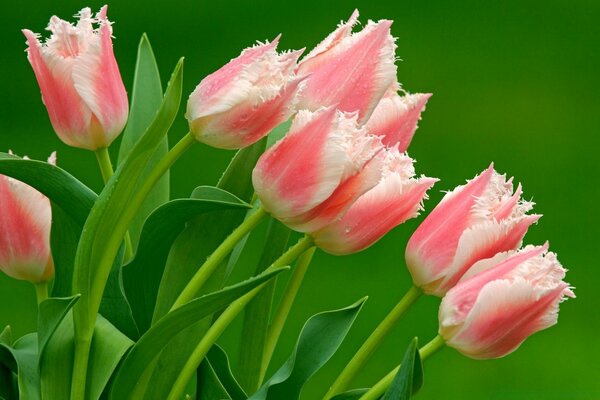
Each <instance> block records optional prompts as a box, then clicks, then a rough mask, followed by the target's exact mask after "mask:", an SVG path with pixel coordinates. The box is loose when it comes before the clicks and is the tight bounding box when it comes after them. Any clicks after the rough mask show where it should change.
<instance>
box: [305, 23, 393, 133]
mask: <svg viewBox="0 0 600 400" xmlns="http://www.w3.org/2000/svg"><path fill="white" fill-rule="evenodd" d="M357 22H358V11H354V13H353V14H352V16H351V17H350V19H349V20H348V22H345V23H342V24H340V25H339V26H338V28H337V29H336V30H335V31H333V32H332V33H331V34H330V35H329V36H327V37H326V38H325V39H324V40H323V41H322V42H321V43H320V44H319V45H318V46H317V47H316V48H315V49H313V50H312V51H311V52H310V53H309V54H308V55H307V56H306V57H304V58H303V59H302V61H301V62H300V65H299V67H298V73H299V74H300V75H303V76H308V78H307V81H306V86H305V88H304V89H303V90H302V92H301V94H300V100H299V105H298V108H300V109H302V108H305V109H308V110H312V111H314V110H316V109H318V108H319V107H321V106H325V107H327V106H336V107H337V108H338V109H339V110H342V111H346V112H354V111H356V112H358V122H359V123H361V124H363V123H365V122H366V121H367V120H368V119H369V116H370V115H371V113H372V112H373V109H374V108H375V106H376V105H377V103H379V100H380V99H381V98H382V97H383V95H384V94H385V92H386V90H387V89H388V88H389V87H390V86H391V85H392V84H394V83H395V82H396V65H395V51H396V44H395V39H394V38H393V37H392V36H391V34H390V27H391V25H392V21H388V20H382V21H379V22H377V23H375V22H372V21H369V23H368V24H367V26H366V27H365V28H364V29H363V30H362V31H360V32H357V33H354V34H353V33H352V27H353V26H354V25H355V24H356V23H357Z"/></svg>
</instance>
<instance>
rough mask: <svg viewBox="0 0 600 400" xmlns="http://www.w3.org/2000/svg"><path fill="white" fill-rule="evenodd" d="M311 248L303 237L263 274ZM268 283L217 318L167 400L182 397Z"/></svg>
mask: <svg viewBox="0 0 600 400" xmlns="http://www.w3.org/2000/svg"><path fill="white" fill-rule="evenodd" d="M312 246H313V240H312V238H311V237H310V236H304V237H303V238H302V239H300V241H298V243H296V244H295V245H294V246H292V247H290V248H289V249H288V250H287V251H286V252H285V253H284V254H283V255H282V256H281V257H279V258H278V259H277V260H276V261H275V262H274V263H273V264H271V266H270V267H269V268H267V269H266V270H265V271H264V272H269V271H272V270H274V269H276V268H279V267H282V266H286V265H290V264H291V263H292V262H293V261H294V260H295V259H297V258H298V257H299V256H300V255H301V254H302V253H304V252H305V251H306V250H308V249H309V248H310V247H312ZM267 284H268V282H265V283H263V284H261V285H260V286H257V287H256V288H254V289H252V290H251V291H249V292H248V293H246V294H245V295H243V296H242V297H240V298H239V299H237V300H235V301H234V302H233V303H231V304H230V305H229V307H227V308H226V309H225V311H223V313H222V314H221V315H220V316H219V318H217V320H216V321H215V322H214V323H213V325H212V326H211V327H210V328H209V329H208V331H207V332H206V334H205V335H204V337H203V338H202V340H200V343H198V346H196V348H195V349H194V351H193V352H192V354H191V355H190V357H189V358H188V360H187V362H186V363H185V365H184V367H183V369H182V370H181V373H180V374H179V376H178V377H177V380H176V381H175V383H174V384H173V387H172V388H171V391H170V393H169V396H168V397H167V399H168V400H178V399H180V398H181V397H182V396H183V393H184V391H185V388H186V385H187V383H188V381H189V380H190V379H191V378H192V376H194V374H195V373H196V370H197V369H198V366H199V365H200V362H202V359H203V358H204V356H206V353H208V350H210V348H211V347H212V345H213V344H214V343H215V342H216V341H217V339H218V338H219V337H220V336H221V334H222V333H223V331H224V330H225V329H226V328H227V327H228V326H229V324H230V323H231V322H232V321H233V320H234V319H235V317H236V316H237V315H238V314H239V313H240V312H241V311H242V310H243V309H244V307H246V305H247V304H248V303H249V302H250V300H252V299H253V298H254V297H255V296H256V295H257V294H258V293H259V292H260V290H261V289H262V288H264V287H265V286H266V285H267Z"/></svg>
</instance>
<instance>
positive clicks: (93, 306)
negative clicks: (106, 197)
mask: <svg viewBox="0 0 600 400" xmlns="http://www.w3.org/2000/svg"><path fill="white" fill-rule="evenodd" d="M195 142H196V139H195V138H194V136H193V135H192V134H191V133H189V132H188V133H187V134H186V135H185V136H184V137H183V138H182V139H181V140H180V141H179V142H178V143H177V144H176V145H175V146H173V148H172V149H171V150H169V152H168V153H167V154H165V156H164V157H163V158H162V159H161V160H160V161H159V163H158V164H156V165H155V166H154V169H152V171H151V172H150V174H149V175H148V176H147V177H146V180H145V181H144V182H143V184H142V185H141V186H140V187H139V188H137V190H136V192H135V193H134V195H133V197H132V199H131V201H130V202H129V204H128V206H127V209H126V212H124V213H123V215H122V218H121V220H120V221H119V226H115V231H116V232H125V233H123V236H125V237H126V236H127V233H126V232H127V228H126V227H127V226H129V224H130V223H131V220H132V219H133V217H134V216H135V214H136V213H137V212H138V211H139V209H140V207H141V205H142V204H143V202H144V200H145V199H146V197H147V196H148V193H150V191H151V190H152V188H154V186H155V185H156V183H157V182H158V180H159V179H160V178H161V177H162V176H163V175H164V174H165V172H166V171H167V170H169V168H170V167H171V166H172V165H173V164H174V163H175V161H177V159H178V158H179V157H181V155H182V154H183V153H185V151H186V150H187V149H188V148H190V146H191V145H192V144H194V143H195ZM107 156H108V152H107V151H106V149H101V150H99V151H98V153H97V158H98V161H99V163H100V168H101V170H102V169H103V168H106V167H107V165H108V164H107V162H106V161H107V160H108V161H109V162H110V158H107ZM111 171H112V166H111ZM106 172H107V171H106ZM104 175H105V173H104V172H103V176H104ZM107 176H108V175H107ZM123 228H125V229H123ZM114 240H115V241H117V242H114V243H112V242H111V243H109V244H107V248H109V249H110V251H107V252H106V254H103V255H102V258H101V259H100V260H99V261H98V265H99V266H100V267H105V266H110V265H112V262H113V260H112V259H113V258H114V255H115V254H116V251H117V250H115V249H118V246H119V243H120V242H121V240H123V237H117V236H115V237H114ZM125 241H126V245H127V239H125ZM129 244H131V241H130V240H129ZM128 247H129V249H130V250H129V252H127V255H126V257H127V258H131V256H132V251H131V249H132V247H131V245H129V246H128ZM113 250H114V251H113ZM108 271H110V269H108V270H107V271H106V276H103V279H95V280H93V281H92V286H91V287H90V289H89V293H82V296H84V295H87V296H88V297H89V299H88V301H87V302H86V304H87V306H86V308H85V309H82V311H79V312H78V310H77V309H75V312H74V313H73V319H74V322H75V335H76V339H75V357H74V364H73V378H72V383H71V400H82V399H84V398H85V392H86V389H85V385H86V375H87V370H88V360H89V352H90V345H91V342H92V336H93V333H94V325H95V322H96V315H97V313H98V309H99V308H100V302H101V300H102V295H103V293H104V287H105V285H106V279H107V278H108ZM101 272H105V271H104V270H102V271H101ZM75 273H77V271H75ZM82 298H83V297H82ZM79 303H82V300H79ZM75 306H76V307H83V306H84V304H76V305H75Z"/></svg>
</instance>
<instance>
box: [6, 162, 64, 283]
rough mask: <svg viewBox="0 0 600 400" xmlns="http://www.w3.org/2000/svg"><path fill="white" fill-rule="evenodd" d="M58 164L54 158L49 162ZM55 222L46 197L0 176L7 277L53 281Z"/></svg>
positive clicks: (33, 280)
mask: <svg viewBox="0 0 600 400" xmlns="http://www.w3.org/2000/svg"><path fill="white" fill-rule="evenodd" d="M54 160H55V156H54V154H53V155H52V156H51V157H50V159H49V160H48V162H50V163H54V162H53V161H54ZM51 221H52V212H51V209H50V201H49V200H48V198H47V197H46V196H44V195H43V194H41V193H40V192H38V191H37V190H35V189H34V188H32V187H31V186H29V185H26V184H25V183H23V182H19V181H17V180H16V179H13V178H10V177H8V176H4V175H0V269H1V270H2V271H3V272H4V273H5V274H7V275H9V276H11V277H13V278H15V279H23V280H27V281H30V282H32V283H40V282H46V281H48V280H50V279H51V278H52V276H53V275H54V263H53V262H52V256H51V255H50V224H51Z"/></svg>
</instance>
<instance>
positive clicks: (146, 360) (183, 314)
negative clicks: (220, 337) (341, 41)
mask: <svg viewBox="0 0 600 400" xmlns="http://www.w3.org/2000/svg"><path fill="white" fill-rule="evenodd" d="M287 269H288V268H287V267H286V268H280V269H277V270H275V271H272V272H270V273H266V274H262V275H259V276H257V277H254V278H251V279H249V280H247V281H245V282H242V283H238V284H236V285H233V286H229V287H227V288H225V289H222V290H220V291H218V292H215V293H210V294H208V295H205V296H202V297H200V298H197V299H195V300H192V301H191V302H189V303H187V304H185V305H183V306H181V307H179V308H178V309H176V310H174V311H173V312H170V313H169V314H167V315H165V316H164V317H163V318H161V319H160V320H159V321H158V322H157V323H156V324H155V325H154V326H152V328H150V329H149V330H148V331H147V332H146V333H145V334H144V335H142V337H141V338H140V340H139V341H138V342H137V343H136V344H135V346H134V347H133V348H132V349H131V351H130V352H129V354H128V355H127V357H126V358H125V360H124V362H123V364H122V366H121V368H119V371H118V373H117V376H116V377H115V381H114V384H113V388H112V393H111V398H112V399H115V400H116V399H118V400H122V399H123V400H124V399H130V398H131V396H132V394H133V392H134V391H135V390H136V389H137V388H136V386H137V385H138V383H139V382H140V380H141V379H142V377H143V375H144V372H145V370H146V368H147V367H148V366H149V365H151V364H152V362H153V360H154V359H155V358H156V356H157V355H158V354H159V353H160V352H161V350H163V349H164V348H165V346H166V345H167V344H168V343H169V342H170V341H171V340H172V338H173V337H174V336H175V335H177V334H178V333H179V332H181V331H182V330H183V329H185V328H187V327H189V326H191V325H193V324H195V323H197V322H198V321H201V320H202V319H203V318H205V317H207V316H209V315H211V314H213V313H214V312H216V311H218V310H221V309H223V308H225V307H226V306H227V305H228V304H230V303H231V302H232V301H234V300H235V299H237V298H239V297H241V296H243V295H244V294H246V293H247V292H249V291H250V290H252V289H253V288H255V287H257V286H259V285H260V284H261V283H264V282H266V281H268V280H269V279H271V278H273V277H274V276H275V275H277V274H278V273H280V272H282V271H284V270H287ZM177 372H179V371H177ZM152 384H153V386H152V396H155V397H154V398H163V397H161V396H158V395H157V393H158V391H159V390H165V389H166V390H167V391H168V390H169V389H170V387H167V388H161V387H160V386H159V385H157V384H156V382H154V381H153V382H152ZM171 384H172V382H171Z"/></svg>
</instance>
